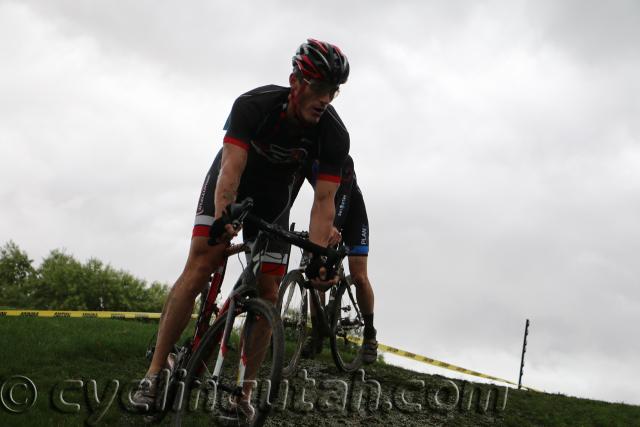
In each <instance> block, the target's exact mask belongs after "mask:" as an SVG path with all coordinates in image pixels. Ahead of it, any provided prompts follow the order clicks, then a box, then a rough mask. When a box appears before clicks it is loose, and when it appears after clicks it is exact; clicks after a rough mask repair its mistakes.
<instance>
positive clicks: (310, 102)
mask: <svg viewBox="0 0 640 427" xmlns="http://www.w3.org/2000/svg"><path fill="white" fill-rule="evenodd" d="M291 89H292V90H295V91H296V94H297V97H296V109H297V115H298V118H300V119H301V120H303V121H304V122H305V124H308V125H315V124H317V123H318V122H319V121H320V117H321V116H322V114H323V113H324V111H325V110H326V108H327V106H329V104H330V103H331V101H333V99H334V98H335V96H336V95H337V90H338V87H337V86H334V85H328V84H326V83H324V82H320V81H317V80H307V79H302V80H300V79H298V78H294V81H292V82H291Z"/></svg>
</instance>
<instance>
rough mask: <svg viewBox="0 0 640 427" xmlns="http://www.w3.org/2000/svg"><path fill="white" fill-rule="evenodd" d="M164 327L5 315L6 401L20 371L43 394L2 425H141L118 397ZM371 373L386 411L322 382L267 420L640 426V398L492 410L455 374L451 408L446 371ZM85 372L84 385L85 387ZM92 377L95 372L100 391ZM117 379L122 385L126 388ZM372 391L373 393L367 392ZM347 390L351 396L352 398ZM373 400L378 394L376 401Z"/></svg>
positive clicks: (23, 393)
mask: <svg viewBox="0 0 640 427" xmlns="http://www.w3.org/2000/svg"><path fill="white" fill-rule="evenodd" d="M155 330H156V322H154V321H150V322H141V321H127V320H107V319H64V318H56V319H45V318H10V317H6V318H0V361H1V363H0V384H3V383H6V385H5V388H4V390H3V392H4V393H3V398H4V399H5V403H9V404H11V401H10V396H9V393H8V391H9V389H10V388H11V387H10V386H11V384H15V381H16V379H13V380H11V381H14V382H13V383H12V382H10V381H9V380H10V378H11V377H12V376H15V375H23V376H26V377H28V378H29V379H31V380H32V381H33V383H34V384H35V386H36V387H37V392H38V396H37V399H36V401H35V405H34V406H33V407H31V408H30V409H29V410H28V411H27V412H26V413H22V414H14V413H11V412H10V411H9V410H7V409H6V408H5V407H4V406H5V405H0V426H2V427H5V426H78V425H82V424H83V423H87V424H91V423H93V425H105V426H122V425H125V426H126V425H131V426H133V425H141V424H142V420H141V418H140V416H139V415H137V414H134V413H132V412H130V411H127V410H126V408H125V406H123V405H122V404H119V403H117V402H118V401H121V400H125V398H126V390H127V388H128V387H130V384H132V382H133V381H135V380H136V379H139V378H141V376H142V375H143V374H144V372H145V371H146V366H147V361H146V360H145V358H144V353H145V349H146V347H147V343H148V341H149V339H150V338H151V337H152V336H153V334H154V332H155ZM301 367H302V368H304V369H305V370H306V372H307V373H308V376H309V377H310V378H315V379H316V380H317V382H318V383H323V382H324V383H325V384H328V383H329V382H330V381H334V382H335V381H336V380H337V379H341V380H344V381H345V382H346V383H348V384H349V385H354V387H355V385H356V382H355V381H356V378H355V377H354V376H344V375H343V376H341V375H340V374H338V373H337V371H336V369H335V367H334V366H333V362H332V360H331V356H330V351H329V350H328V348H327V349H325V350H324V352H323V355H322V356H321V357H320V358H319V359H318V360H315V361H303V362H302V366H301ZM365 374H366V378H367V379H374V380H375V381H377V382H378V383H379V384H380V385H381V388H382V393H381V400H380V401H381V403H382V404H381V405H380V407H379V408H378V409H377V410H375V409H373V408H371V407H370V406H369V407H367V406H366V405H365V406H364V407H363V408H361V410H356V409H355V408H354V407H353V401H352V400H351V399H349V402H348V403H347V405H346V409H345V410H335V406H334V408H333V409H331V408H329V409H327V408H324V409H323V405H322V404H321V401H325V400H327V399H324V398H323V396H324V395H326V394H327V392H323V391H322V386H320V387H319V388H314V389H312V390H311V391H308V392H307V398H306V401H311V402H316V407H315V409H314V410H309V411H308V410H306V409H304V408H297V407H296V403H295V402H294V400H295V399H296V396H295V393H292V394H291V398H290V399H291V400H290V402H289V404H288V406H287V409H285V410H278V411H276V412H275V413H274V414H273V417H270V418H269V420H268V424H269V425H274V426H275V425H290V426H298V425H313V426H320V425H447V426H448V425H453V426H478V425H508V426H635V425H637V426H640V407H638V406H631V405H623V404H611V403H605V402H598V401H592V400H585V399H577V398H572V397H567V396H563V395H555V394H544V393H535V392H525V391H518V390H512V389H510V390H509V391H508V393H507V395H506V398H505V399H504V401H505V404H506V405H505V407H504V409H503V410H500V409H499V408H498V409H495V408H493V407H490V408H489V410H488V411H486V412H483V411H482V410H480V409H478V405H477V402H475V401H472V403H473V404H472V405H471V408H470V409H465V408H464V404H465V399H464V393H465V390H467V389H468V388H469V387H471V386H474V384H473V383H468V382H465V381H460V380H453V383H454V384H455V386H456V387H457V388H458V389H459V390H461V392H462V395H461V398H460V399H459V400H460V401H461V403H460V404H455V405H454V404H451V405H450V407H446V408H443V407H442V406H440V407H438V406H437V405H435V406H434V405H433V395H434V393H435V391H437V390H438V389H439V388H442V386H443V384H445V383H446V381H447V379H446V378H443V377H439V376H430V375H426V374H421V373H416V372H412V371H408V370H405V369H401V368H397V367H394V366H390V365H386V364H384V363H377V364H375V365H373V366H371V367H367V369H366V371H365ZM416 379H417V380H422V381H424V386H423V387H421V388H418V389H416V390H417V391H413V392H410V393H407V394H406V395H405V397H406V398H407V400H409V401H411V402H414V403H415V402H419V403H421V404H422V408H421V409H420V410H416V408H415V407H413V408H412V407H408V406H407V405H403V403H402V399H401V397H402V396H401V395H400V391H401V390H402V389H403V387H405V388H407V387H408V385H409V384H410V381H411V380H414V384H415V380H416ZM79 380H81V381H82V384H83V386H84V387H80V382H79ZM91 380H95V384H96V385H97V387H96V388H97V393H96V392H94V390H93V388H92V384H91ZM114 380H117V381H118V383H119V385H118V390H116V387H115V383H114ZM296 381H298V379H296V380H291V383H290V385H291V387H290V390H296ZM483 387H485V389H486V386H483ZM503 388H504V387H503ZM61 389H64V392H63V393H64V394H63V398H64V400H65V401H66V402H68V403H70V404H71V403H75V404H78V405H79V409H78V410H77V411H76V410H75V409H74V408H72V407H70V406H64V405H62V404H61V403H60V399H59V398H58V397H57V396H59V391H60V390H61ZM123 390H124V392H123ZM449 390H452V389H451V387H450V388H449ZM27 393H28V390H27V388H26V387H24V386H16V387H13V398H14V400H15V401H16V402H22V401H24V400H25V399H27V397H28V396H27ZM323 393H324V395H323ZM96 395H97V399H96ZM329 395H330V397H331V398H332V399H333V402H334V403H335V402H336V401H337V402H340V401H341V395H339V394H338V395H337V396H336V393H335V392H334V394H333V395H331V393H329ZM111 396H115V400H114V402H113V403H112V404H111V405H109V404H108V401H109V398H110V397H111ZM363 396H365V397H366V396H368V395H367V394H366V393H365V394H364V395H363ZM344 397H345V401H346V397H347V396H346V395H345V396H344ZM349 397H353V395H350V396H349ZM96 400H97V401H99V402H100V403H96ZM440 400H442V401H444V402H445V403H446V402H449V403H451V402H457V401H454V399H453V397H452V395H451V393H449V394H447V393H444V394H442V393H441V395H440ZM328 401H331V399H329V400H328ZM371 402H372V400H371V399H369V401H368V404H369V405H371ZM386 402H389V404H390V406H391V408H390V409H389V408H387V407H386V406H385V404H386ZM467 403H468V402H467ZM298 406H299V405H298ZM498 406H499V405H498ZM318 407H320V408H318ZM307 409H308V408H307ZM103 412H104V415H102V417H100V415H101V414H102V413H103ZM96 421H97V423H96Z"/></svg>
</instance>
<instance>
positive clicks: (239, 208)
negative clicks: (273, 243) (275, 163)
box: [210, 197, 347, 265]
mask: <svg viewBox="0 0 640 427" xmlns="http://www.w3.org/2000/svg"><path fill="white" fill-rule="evenodd" d="M252 208H253V199H252V198H251V197H247V198H246V199H244V200H243V201H242V202H240V203H232V204H230V205H229V206H227V208H226V209H225V212H224V214H223V216H222V218H220V219H218V220H222V221H223V222H224V224H232V225H233V226H234V227H236V228H237V227H239V226H240V224H241V223H242V221H244V220H246V221H248V222H250V223H252V224H253V225H255V226H256V227H257V228H258V229H259V230H262V231H264V232H265V233H267V234H269V235H272V236H275V237H277V238H279V239H280V240H283V241H285V242H287V243H290V244H292V245H295V246H298V247H299V248H302V249H305V250H307V251H309V252H311V253H313V254H314V255H320V256H326V257H327V262H326V264H327V265H335V264H337V262H338V261H340V260H341V259H342V258H344V257H345V256H346V255H347V249H346V248H345V247H344V246H341V247H339V248H338V249H337V250H336V249H332V248H325V247H323V246H320V245H317V244H315V243H313V242H311V241H309V239H308V238H305V237H303V236H304V235H305V234H304V233H300V232H295V231H288V230H285V229H284V228H282V227H280V226H279V225H277V224H271V223H269V222H267V221H265V220H264V219H262V218H260V217H257V216H255V215H253V214H251V213H249V211H250V210H251V209H252ZM218 220H216V221H218ZM212 229H213V227H212ZM222 229H224V226H223V227H222ZM211 237H212V240H213V239H215V238H217V237H219V236H211ZM210 244H211V240H210Z"/></svg>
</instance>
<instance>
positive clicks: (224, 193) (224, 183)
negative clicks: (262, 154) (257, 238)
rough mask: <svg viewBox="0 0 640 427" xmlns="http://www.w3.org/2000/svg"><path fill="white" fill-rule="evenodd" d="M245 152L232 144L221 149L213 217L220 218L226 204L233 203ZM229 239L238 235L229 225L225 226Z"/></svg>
mask: <svg viewBox="0 0 640 427" xmlns="http://www.w3.org/2000/svg"><path fill="white" fill-rule="evenodd" d="M247 157H248V152H247V150H245V149H243V148H241V147H238V146H236V145H233V144H224V145H223V147H222V164H221V166H220V174H219V175H218V182H217V184H216V192H215V195H214V198H215V207H216V209H215V215H214V217H215V218H216V219H217V218H220V217H221V216H222V211H223V210H224V208H225V207H227V205H228V204H230V203H233V202H235V200H236V195H237V194H238V187H239V186H240V178H241V177H242V173H243V172H244V168H245V166H246V165H247ZM226 230H227V233H228V234H229V236H228V237H229V238H232V237H233V236H235V235H237V234H238V230H234V229H233V226H232V225H231V224H227V225H226Z"/></svg>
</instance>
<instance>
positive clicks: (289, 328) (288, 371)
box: [277, 270, 308, 378]
mask: <svg viewBox="0 0 640 427" xmlns="http://www.w3.org/2000/svg"><path fill="white" fill-rule="evenodd" d="M303 285H304V277H303V276H302V273H301V272H300V271H299V270H292V271H290V272H288V273H287V274H286V275H285V276H284V278H283V279H282V282H281V283H280V289H279V291H278V307H277V310H278V312H279V313H280V318H281V319H282V326H283V329H284V337H285V348H284V362H283V367H282V375H283V376H284V377H285V378H286V377H289V376H291V375H293V373H294V372H295V370H296V367H297V365H298V361H299V360H300V353H301V352H302V345H303V343H304V340H305V338H306V337H307V319H308V317H307V316H308V313H307V309H308V302H307V289H306V288H305V287H304V286H303Z"/></svg>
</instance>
